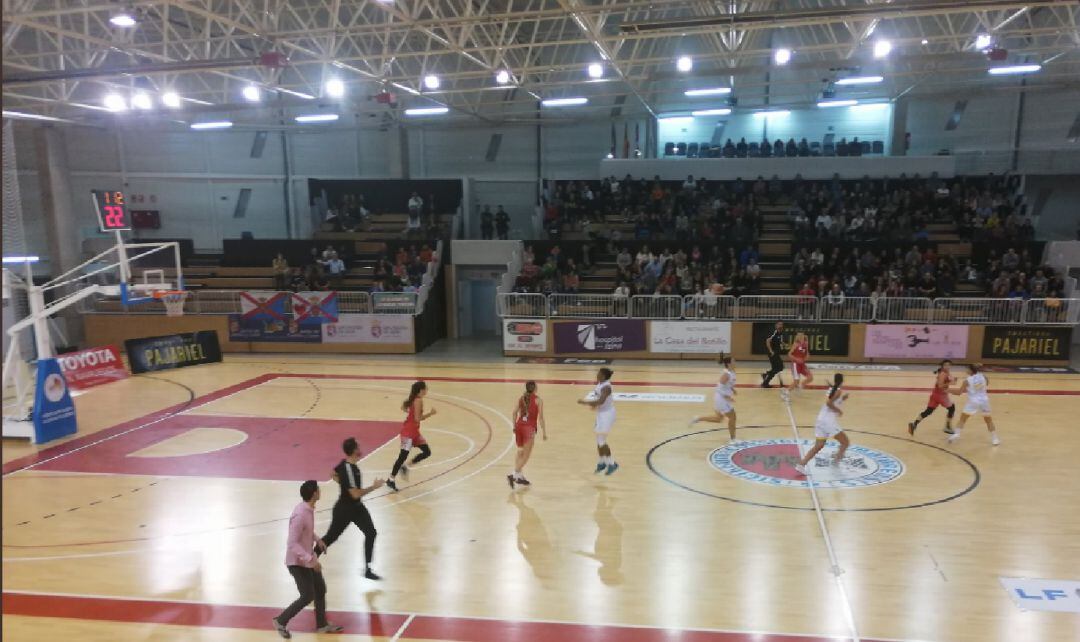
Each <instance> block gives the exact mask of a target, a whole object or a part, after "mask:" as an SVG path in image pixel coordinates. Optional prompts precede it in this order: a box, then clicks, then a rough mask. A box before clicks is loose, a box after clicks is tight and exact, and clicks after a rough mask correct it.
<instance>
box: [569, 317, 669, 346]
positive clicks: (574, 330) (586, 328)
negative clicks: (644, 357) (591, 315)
mask: <svg viewBox="0 0 1080 642" xmlns="http://www.w3.org/2000/svg"><path fill="white" fill-rule="evenodd" d="M554 326H555V327H554V333H555V352H556V353H558V354H573V353H576V352H642V351H644V350H646V349H647V348H648V346H647V345H646V341H645V330H646V328H645V321H644V320H641V319H604V320H602V321H555V322H554Z"/></svg>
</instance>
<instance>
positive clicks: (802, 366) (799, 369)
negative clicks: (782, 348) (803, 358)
mask: <svg viewBox="0 0 1080 642" xmlns="http://www.w3.org/2000/svg"><path fill="white" fill-rule="evenodd" d="M791 376H792V377H794V378H795V381H798V380H799V379H802V378H804V377H809V376H810V368H809V367H808V366H807V365H806V363H805V362H803V363H800V362H798V361H792V362H791Z"/></svg>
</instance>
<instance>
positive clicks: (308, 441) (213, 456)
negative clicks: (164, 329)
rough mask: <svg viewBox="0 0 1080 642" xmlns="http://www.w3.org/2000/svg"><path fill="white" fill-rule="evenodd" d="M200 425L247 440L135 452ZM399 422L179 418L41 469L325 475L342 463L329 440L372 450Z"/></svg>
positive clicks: (295, 476) (291, 477)
mask: <svg viewBox="0 0 1080 642" xmlns="http://www.w3.org/2000/svg"><path fill="white" fill-rule="evenodd" d="M196 428H211V429H214V428H227V429H232V430H238V431H240V432H242V433H244V434H245V435H246V438H245V439H244V440H243V441H242V442H240V443H238V444H236V445H234V446H229V447H226V448H222V449H221V450H215V451H211V452H200V453H193V454H191V455H180V456H170V457H144V456H137V457H132V456H131V455H132V453H135V452H137V451H139V450H142V449H143V448H147V447H150V446H153V445H156V444H160V443H162V442H163V441H165V440H168V439H172V438H174V437H178V436H182V435H184V434H185V433H187V432H189V431H191V430H193V429H196ZM400 429H401V424H400V423H398V422H394V421H360V420H355V421H352V420H342V419H278V418H274V417H229V416H216V415H215V416H209V415H174V416H172V417H167V418H165V419H162V420H161V421H159V422H157V423H155V424H153V425H150V426H147V427H145V428H143V429H141V430H134V431H131V432H128V433H125V434H122V435H120V436H118V437H116V438H114V439H110V440H108V441H105V442H102V443H100V444H97V445H95V446H94V447H93V448H87V449H85V450H79V451H75V452H72V453H70V454H68V455H67V456H64V457H60V458H57V459H53V460H51V461H47V462H45V463H43V464H41V465H39V466H38V467H37V469H38V470H52V471H64V472H80V473H111V474H116V475H123V474H135V475H166V476H185V475H186V476H197V477H232V478H243V479H272V480H295V479H322V478H325V477H326V476H327V474H328V471H329V470H330V469H332V468H333V467H334V465H335V464H336V463H337V461H336V460H334V459H333V458H332V457H333V451H329V455H330V457H329V458H328V451H327V448H326V444H337V443H341V441H342V440H344V439H345V438H346V437H356V439H357V441H359V442H360V449H361V451H363V452H365V453H369V452H371V451H373V450H375V449H376V448H378V447H379V446H382V445H383V444H385V443H386V442H387V441H389V440H391V439H393V438H394V437H396V436H397V434H398V431H399V430H400Z"/></svg>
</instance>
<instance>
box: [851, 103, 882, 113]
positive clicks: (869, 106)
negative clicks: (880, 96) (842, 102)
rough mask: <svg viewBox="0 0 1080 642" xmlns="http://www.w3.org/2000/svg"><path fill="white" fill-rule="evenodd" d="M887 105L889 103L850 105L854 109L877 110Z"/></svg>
mask: <svg viewBox="0 0 1080 642" xmlns="http://www.w3.org/2000/svg"><path fill="white" fill-rule="evenodd" d="M888 106H889V103H860V104H858V105H855V106H854V107H852V109H853V110H854V111H877V110H879V109H885V108H886V107H888Z"/></svg>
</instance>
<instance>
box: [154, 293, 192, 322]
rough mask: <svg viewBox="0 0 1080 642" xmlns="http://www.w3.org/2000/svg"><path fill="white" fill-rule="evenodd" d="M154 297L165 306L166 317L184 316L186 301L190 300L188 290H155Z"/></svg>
mask: <svg viewBox="0 0 1080 642" xmlns="http://www.w3.org/2000/svg"><path fill="white" fill-rule="evenodd" d="M152 296H153V297H154V298H155V299H158V300H159V301H161V302H162V303H164V304H165V316H168V317H182V316H184V301H186V300H187V298H188V291H187V290H154V291H153V293H152Z"/></svg>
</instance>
